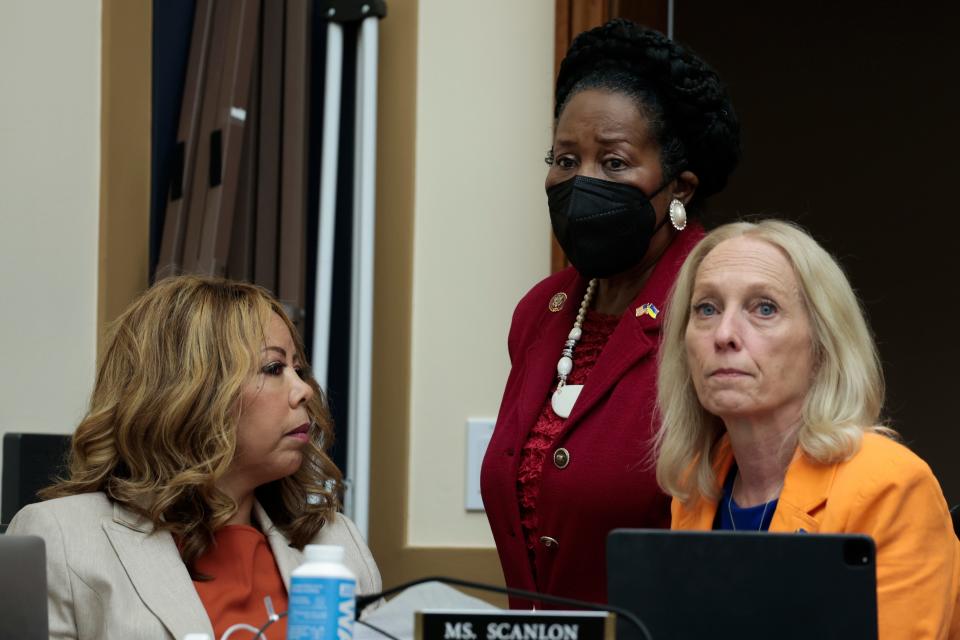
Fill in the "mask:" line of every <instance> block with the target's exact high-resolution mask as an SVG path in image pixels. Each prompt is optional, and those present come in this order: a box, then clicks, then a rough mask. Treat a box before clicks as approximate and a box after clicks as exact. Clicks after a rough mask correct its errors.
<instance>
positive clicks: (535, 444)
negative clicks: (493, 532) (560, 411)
mask: <svg viewBox="0 0 960 640" xmlns="http://www.w3.org/2000/svg"><path fill="white" fill-rule="evenodd" d="M619 322H620V316H615V315H608V314H605V313H598V312H596V311H592V310H591V311H588V312H587V315H586V317H585V318H584V321H583V335H582V337H581V338H580V341H579V342H578V343H577V346H576V347H575V348H574V351H573V371H571V372H570V376H569V377H568V378H567V384H584V383H585V382H586V381H587V377H588V376H589V375H590V371H591V370H592V369H593V366H594V365H595V364H596V363H597V360H598V359H599V358H600V353H601V352H602V351H603V347H604V346H605V345H606V344H607V340H608V339H609V338H610V335H611V334H613V331H614V329H616V328H617V324H619ZM562 347H563V344H558V345H557V357H558V358H559V357H560V350H561V348H562ZM556 388H557V384H556V381H554V384H553V385H551V387H550V392H549V393H548V394H547V397H546V398H544V402H543V409H542V410H541V411H540V417H539V418H537V422H536V424H534V425H533V429H531V430H530V434H529V435H528V436H527V441H526V442H525V443H524V445H523V448H522V449H521V451H520V470H519V472H518V475H517V497H518V499H519V502H520V525H521V527H522V528H523V536H524V539H525V541H526V543H527V549H528V550H529V551H531V552H532V551H533V549H534V545H535V543H536V541H537V539H538V538H537V510H536V506H537V497H538V496H539V494H540V477H541V475H542V474H543V465H544V461H545V460H546V459H547V457H548V456H549V455H550V454H551V453H552V450H553V445H554V442H555V441H556V439H557V436H558V435H559V434H560V432H561V431H562V430H563V423H564V419H563V418H561V417H560V416H558V415H557V414H555V413H554V412H553V409H552V408H551V407H550V398H551V396H552V395H553V392H554V391H555V390H556ZM531 566H532V556H531ZM534 575H536V572H534Z"/></svg>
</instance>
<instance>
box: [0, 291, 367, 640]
mask: <svg viewBox="0 0 960 640" xmlns="http://www.w3.org/2000/svg"><path fill="white" fill-rule="evenodd" d="M332 434H333V432H332V427H331V423H330V418H329V414H328V412H327V409H326V406H325V404H324V401H323V395H322V393H321V391H320V389H319V387H318V386H317V383H316V381H315V380H314V379H313V378H312V377H311V376H310V374H309V369H308V368H307V363H306V358H305V355H304V350H303V345H302V343H301V341H300V338H299V336H298V335H297V332H296V330H295V328H294V327H293V325H292V323H291V322H290V320H289V318H288V317H287V316H286V314H285V313H284V311H283V308H282V307H281V305H280V304H279V303H278V302H277V301H276V300H275V299H274V298H273V297H272V296H271V295H270V294H269V293H267V292H266V291H265V290H263V289H261V288H259V287H256V286H253V285H249V284H243V283H238V282H231V281H228V280H223V279H217V278H205V277H195V276H183V277H177V278H170V279H167V280H164V281H161V282H160V283H158V284H156V285H154V286H153V287H152V288H150V289H149V290H148V291H147V292H146V293H144V294H143V295H142V296H141V297H140V298H139V299H138V300H137V301H135V302H134V303H133V304H132V305H131V306H130V307H129V308H128V309H127V310H126V311H125V312H124V313H123V315H121V316H120V318H119V319H118V320H117V321H116V322H115V323H114V325H113V327H112V329H111V332H110V335H109V337H108V339H107V348H106V351H105V354H104V358H103V362H102V363H101V365H100V369H99V372H98V375H97V380H96V385H95V388H94V391H93V396H92V398H91V402H90V409H89V412H88V413H87V415H86V417H85V418H84V419H83V420H82V421H81V423H80V425H79V426H78V427H77V430H76V432H75V433H74V436H73V445H72V450H71V454H70V463H69V474H68V476H67V477H66V478H64V479H62V480H61V481H59V482H58V483H57V484H55V485H53V486H52V487H49V488H47V489H46V490H44V492H43V493H42V496H43V497H44V498H46V501H44V502H41V503H37V504H33V505H29V506H27V507H25V508H24V509H23V510H21V511H20V512H19V513H18V514H17V516H16V517H15V518H14V519H13V521H12V523H11V525H10V528H9V532H10V533H16V534H31V535H38V536H41V537H43V538H44V540H45V542H46V548H47V575H48V578H47V582H48V592H49V602H48V608H49V618H50V637H51V638H91V639H93V638H97V639H107V638H175V639H177V640H179V639H180V638H182V637H183V636H184V635H185V634H187V633H190V632H205V633H207V634H210V635H213V634H214V633H215V634H216V635H215V637H221V636H222V635H223V634H224V633H225V632H226V631H228V630H229V629H231V628H233V627H236V625H238V624H248V625H249V624H251V623H252V624H253V626H255V627H259V626H261V625H262V624H263V623H264V622H266V620H267V616H268V612H267V610H266V608H265V605H264V598H265V597H266V596H269V597H270V598H271V600H272V603H273V607H274V609H275V610H276V611H278V612H283V611H286V608H287V606H286V605H287V589H288V587H289V581H290V572H291V571H292V570H293V569H294V568H296V567H297V565H299V564H300V562H301V561H302V550H303V547H304V546H305V545H306V544H336V545H341V546H343V547H344V548H345V551H346V560H345V562H346V564H347V566H348V567H350V568H351V569H352V571H353V572H354V573H355V574H356V575H357V576H358V591H360V592H367V593H369V592H374V591H379V590H380V574H379V571H378V570H377V566H376V564H375V562H374V561H373V558H372V557H371V555H370V551H369V550H368V549H367V546H366V544H365V543H364V541H363V540H362V538H361V536H360V534H359V532H358V531H357V529H356V527H355V526H354V525H353V523H352V522H350V520H349V519H347V518H346V517H344V516H342V515H341V514H339V513H338V507H339V500H338V490H339V484H340V481H341V475H340V472H339V470H338V469H337V468H336V466H335V465H334V464H333V462H332V461H331V460H330V458H329V457H328V455H327V453H326V449H327V448H328V447H329V446H330V444H331V442H332ZM284 627H285V621H284V620H281V621H280V622H279V623H277V624H275V625H273V627H272V628H271V629H270V632H269V633H268V635H267V637H284V633H285V630H284Z"/></svg>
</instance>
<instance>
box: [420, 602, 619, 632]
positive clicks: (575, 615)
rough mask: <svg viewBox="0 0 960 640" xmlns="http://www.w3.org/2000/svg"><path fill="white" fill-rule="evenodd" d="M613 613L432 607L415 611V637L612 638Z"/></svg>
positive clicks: (614, 625)
mask: <svg viewBox="0 0 960 640" xmlns="http://www.w3.org/2000/svg"><path fill="white" fill-rule="evenodd" d="M616 628H617V625H616V616H615V615H614V614H612V613H607V612H604V611H501V610H497V611H494V610H489V611H485V610H475V611H470V610H462V609H457V610H453V609H445V610H444V609H432V610H425V611H417V612H416V613H415V614H414V628H413V637H414V638H415V639H416V640H614V638H615V635H616Z"/></svg>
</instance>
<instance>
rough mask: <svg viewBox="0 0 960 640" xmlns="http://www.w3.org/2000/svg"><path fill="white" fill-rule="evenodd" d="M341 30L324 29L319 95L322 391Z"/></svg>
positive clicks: (317, 301)
mask: <svg viewBox="0 0 960 640" xmlns="http://www.w3.org/2000/svg"><path fill="white" fill-rule="evenodd" d="M342 80H343V27H342V26H341V25H339V24H337V23H335V22H330V23H329V25H328V26H327V68H326V83H325V85H324V91H323V92H324V96H323V147H322V150H321V156H320V214H319V222H318V224H317V266H316V270H317V277H316V287H315V294H316V295H315V296H314V303H313V354H312V356H311V359H310V361H311V362H312V363H313V365H314V369H315V372H314V376H315V377H316V380H317V383H318V384H319V385H320V388H322V389H324V390H326V388H327V379H328V363H329V360H330V311H331V309H330V306H331V299H332V296H333V233H334V229H335V228H336V216H337V150H338V148H339V146H340V95H341V93H342V91H343V87H342Z"/></svg>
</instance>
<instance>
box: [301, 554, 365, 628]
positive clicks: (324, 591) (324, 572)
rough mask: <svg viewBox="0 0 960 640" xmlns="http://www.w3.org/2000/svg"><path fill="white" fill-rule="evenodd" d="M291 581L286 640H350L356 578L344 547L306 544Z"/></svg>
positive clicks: (354, 605)
mask: <svg viewBox="0 0 960 640" xmlns="http://www.w3.org/2000/svg"><path fill="white" fill-rule="evenodd" d="M304 555H305V556H306V561H305V562H304V563H303V564H301V565H300V566H299V567H297V568H296V569H294V570H293V573H292V574H291V577H290V602H289V613H288V615H287V640H351V638H353V615H354V610H355V607H356V602H355V600H354V593H355V591H356V589H357V578H356V576H354V575H353V573H352V572H351V571H350V570H349V569H347V567H346V566H345V565H344V564H343V556H344V553H343V547H338V546H334V545H323V544H308V545H307V546H306V548H305V549H304Z"/></svg>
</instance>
